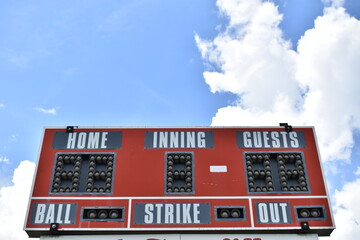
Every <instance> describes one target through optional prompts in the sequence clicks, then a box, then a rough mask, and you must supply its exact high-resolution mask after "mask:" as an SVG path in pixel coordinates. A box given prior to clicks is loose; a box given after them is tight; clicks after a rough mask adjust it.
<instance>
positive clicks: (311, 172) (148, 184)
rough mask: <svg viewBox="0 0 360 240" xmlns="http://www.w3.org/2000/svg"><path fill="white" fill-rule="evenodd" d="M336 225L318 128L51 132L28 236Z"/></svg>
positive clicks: (314, 229) (300, 230) (298, 229)
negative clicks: (319, 145)
mask: <svg viewBox="0 0 360 240" xmlns="http://www.w3.org/2000/svg"><path fill="white" fill-rule="evenodd" d="M304 226H306V229H305V228H304ZM334 228H335V226H334V222H333V215H332V211H331V206H330V201H329V197H328V194H327V189H326V185H325V182H324V177H323V172H322V165H321V161H320V157H319V154H318V149H317V143H316V138H315V131H314V129H313V128H312V127H293V128H292V129H284V128H282V127H190V128H189V127H187V128H185V127H176V128H175V127H174V128H171V127H163V128H145V127H143V128H141V127H136V128H135V127H134V128H116V127H114V128H100V127H97V128H72V129H70V128H68V127H63V128H45V129H44V133H43V140H42V144H41V148H40V152H39V159H38V163H37V170H36V173H35V177H34V182H33V187H32V194H31V196H30V200H29V206H28V211H27V215H26V220H25V226H24V230H25V231H26V232H27V234H28V235H29V237H40V236H46V235H51V234H57V235H78V234H81V235H86V234H95V235H96V234H108V235H114V236H115V235H116V234H122V235H123V236H128V235H127V234H147V233H152V234H159V233H165V234H166V233H168V234H174V233H178V234H189V233H196V234H214V233H215V234H219V233H223V232H227V233H231V234H245V235H241V236H246V234H250V235H249V236H251V234H254V233H256V234H259V233H260V234H272V233H282V234H304V232H305V233H307V234H317V235H320V236H329V235H330V233H331V232H332V231H333V230H334ZM139 236H140V235H139Z"/></svg>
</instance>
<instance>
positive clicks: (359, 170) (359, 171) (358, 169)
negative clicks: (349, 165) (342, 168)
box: [355, 167, 360, 176]
mask: <svg viewBox="0 0 360 240" xmlns="http://www.w3.org/2000/svg"><path fill="white" fill-rule="evenodd" d="M355 175H356V176H360V167H358V168H357V170H356V172H355Z"/></svg>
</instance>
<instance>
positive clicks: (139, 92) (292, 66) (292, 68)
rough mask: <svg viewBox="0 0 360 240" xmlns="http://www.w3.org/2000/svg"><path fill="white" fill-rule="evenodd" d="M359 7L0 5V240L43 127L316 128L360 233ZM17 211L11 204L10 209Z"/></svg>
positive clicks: (22, 199)
mask: <svg viewBox="0 0 360 240" xmlns="http://www.w3.org/2000/svg"><path fill="white" fill-rule="evenodd" d="M359 19H360V2H359V1H358V0H217V1H211V0H181V1H180V0H172V1H168V0H123V1H116V0H106V1H100V0H79V1H69V0H65V1H46V0H36V1H1V2H0V119H1V120H0V121H1V125H0V133H1V134H0V239H8V240H12V239H14V240H20V239H26V238H27V235H26V233H25V232H23V231H22V227H23V222H24V215H25V211H26V207H27V201H28V195H29V190H30V187H31V186H30V185H31V181H32V177H33V171H34V169H35V162H36V161H37V154H38V149H39V146H40V142H41V134H42V129H43V127H44V126H67V125H75V126H209V125H214V126H228V125H231V126H250V125H256V126H277V125H278V123H279V122H288V123H291V124H292V125H294V126H303V125H306V126H315V130H316V132H317V137H318V143H319V146H320V151H321V156H322V161H323V164H324V169H325V174H326V178H327V184H328V189H329V192H330V194H331V200H332V204H333V210H334V213H335V221H336V225H337V230H335V231H334V232H333V234H332V236H331V237H330V238H328V239H331V240H335V239H347V240H352V239H354V240H355V239H358V236H359V235H360V206H359V204H358V202H359V201H360V163H359V160H358V159H360V131H359V130H360V94H359V93H358V91H359V90H360V81H359V79H358V76H360V67H359V63H360V21H359ZM10 199H11V200H10Z"/></svg>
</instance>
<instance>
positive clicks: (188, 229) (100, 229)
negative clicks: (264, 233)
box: [24, 226, 334, 232]
mask: <svg viewBox="0 0 360 240" xmlns="http://www.w3.org/2000/svg"><path fill="white" fill-rule="evenodd" d="M311 229H313V230H329V229H334V227H316V226H312V227H311ZM24 230H25V231H49V228H25V229H24ZM172 230H177V231H179V230H181V231H194V230H300V226H299V227H253V228H250V227H243V228H234V227H233V228H230V227H221V228H204V227H201V228H199V227H195V228H130V229H127V228H62V229H59V231H86V232H90V231H126V232H128V231H148V232H151V231H172Z"/></svg>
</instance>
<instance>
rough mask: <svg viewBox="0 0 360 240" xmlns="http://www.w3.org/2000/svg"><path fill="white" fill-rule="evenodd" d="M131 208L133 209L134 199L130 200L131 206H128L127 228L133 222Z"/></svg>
mask: <svg viewBox="0 0 360 240" xmlns="http://www.w3.org/2000/svg"><path fill="white" fill-rule="evenodd" d="M131 209H132V199H130V200H129V207H128V208H127V211H128V223H127V228H130V224H131Z"/></svg>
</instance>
